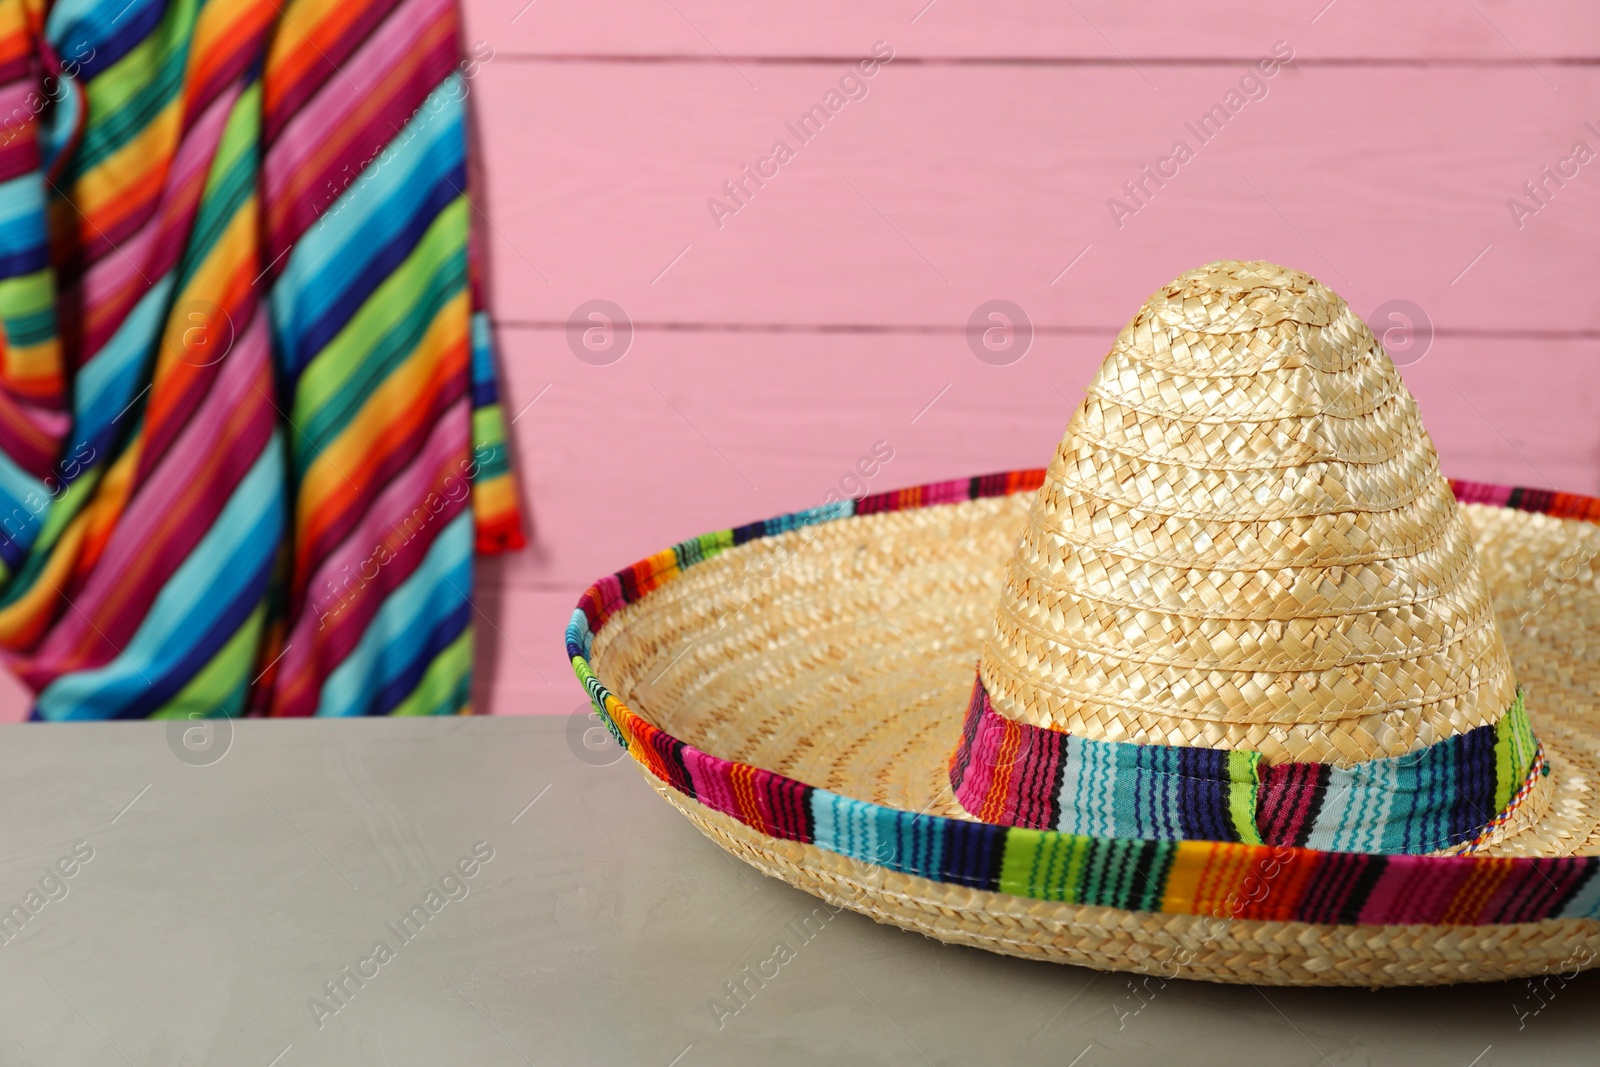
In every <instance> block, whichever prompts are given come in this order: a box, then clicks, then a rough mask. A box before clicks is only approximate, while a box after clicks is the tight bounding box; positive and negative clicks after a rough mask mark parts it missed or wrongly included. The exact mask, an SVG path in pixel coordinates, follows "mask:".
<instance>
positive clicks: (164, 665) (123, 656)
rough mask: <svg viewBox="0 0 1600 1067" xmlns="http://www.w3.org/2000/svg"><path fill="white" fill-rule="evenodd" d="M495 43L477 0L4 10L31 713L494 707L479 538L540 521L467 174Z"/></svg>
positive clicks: (6, 324) (6, 180)
mask: <svg viewBox="0 0 1600 1067" xmlns="http://www.w3.org/2000/svg"><path fill="white" fill-rule="evenodd" d="M463 55H466V56H467V58H465V59H463V58H462V57H463ZM491 58H492V52H491V51H489V50H488V49H486V48H479V49H477V50H467V49H464V47H463V45H462V42H461V41H460V40H459V34H458V21H457V14H456V11H455V8H454V6H453V3H452V0H281V2H274V0H208V2H196V0H174V2H170V3H168V2H164V0H104V2H101V0H57V2H56V3H54V4H53V5H50V6H48V7H47V6H46V5H44V4H43V3H41V2H39V0H0V648H3V649H4V650H5V653H6V655H7V658H8V660H9V662H10V664H11V666H12V667H13V669H15V670H16V671H17V672H18V673H19V674H20V676H21V678H22V679H23V680H24V681H25V682H26V683H27V684H28V685H29V686H30V687H31V688H32V689H33V690H34V691H35V692H36V693H37V700H36V704H35V707H34V717H35V718H42V719H100V718H118V717H145V716H163V717H177V716H195V715H218V714H225V715H240V714H245V713H261V714H271V715H312V714H318V715H373V714H441V713H446V714H447V713H456V712H463V711H466V710H468V709H469V707H470V697H469V680H470V669H471V661H472V633H473V627H472V625H471V623H472V611H473V609H472V602H471V598H470V594H471V590H472V574H473V553H474V550H475V549H476V550H477V551H496V550H501V549H507V548H515V547H518V546H520V545H521V543H522V532H521V525H520V519H519V517H518V511H517V504H516V501H515V499H514V493H513V488H512V483H511V479H510V476H509V472H508V468H507V458H506V448H505V427H504V422H503V419H502V415H501V410H500V406H499V403H498V400H497V394H496V386H495V374H494V368H493V360H492V353H491V351H490V343H489V329H488V323H487V319H486V318H485V316H484V314H483V312H482V311H481V309H480V301H479V298H478V291H477V278H476V275H477V267H476V262H475V258H474V257H475V250H474V248H473V240H472V236H471V235H472V233H473V229H474V226H473V219H474V216H475V213H476V209H475V208H474V206H473V204H472V201H471V200H470V199H469V198H468V196H467V195H466V188H467V165H466V143H467V134H466V123H465V102H466V100H467V97H468V95H469V92H470V89H471V85H472V79H473V77H474V76H475V75H476V74H477V73H478V71H479V70H480V69H481V66H482V64H483V63H484V62H486V61H488V60H489V59H491Z"/></svg>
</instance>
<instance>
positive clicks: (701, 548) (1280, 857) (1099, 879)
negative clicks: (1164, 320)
mask: <svg viewBox="0 0 1600 1067" xmlns="http://www.w3.org/2000/svg"><path fill="white" fill-rule="evenodd" d="M1043 478H1044V472H1043V471H1042V470H1029V471H1018V472H1014V473H1010V474H999V475H993V476H989V477H984V478H972V479H962V480H961V481H954V482H941V483H938V484H936V485H927V486H920V487H917V488H914V489H907V490H900V491H897V492H891V493H884V494H879V495H876V496H871V497H865V498H863V499H861V500H855V501H852V500H846V501H843V502H841V503H839V504H834V505H829V506H827V507H823V508H816V509H813V510H811V511H804V512H797V513H795V514H792V515H784V516H780V517H778V518H776V519H770V520H767V521H766V522H760V523H753V524H751V525H749V526H742V527H739V528H738V529H735V530H724V531H721V532H718V533H713V534H708V535H705V536H703V537H699V538H696V539H694V540H692V541H686V542H684V543H682V544H679V545H675V546H674V547H672V548H670V549H667V550H665V551H663V552H659V553H657V554H656V555H654V556H651V557H650V558H649V559H646V560H641V561H640V562H638V563H635V564H634V565H633V566H632V567H629V568H627V569H626V570H622V571H619V572H617V573H616V574H613V575H609V576H607V577H605V578H602V579H601V580H600V581H598V582H596V583H595V584H594V585H592V586H591V587H589V589H588V590H587V591H585V592H584V594H583V596H582V598H581V599H580V600H579V601H578V607H577V609H576V610H575V611H574V612H573V613H572V619H571V622H569V623H568V625H567V631H566V648H567V655H568V657H569V658H570V660H571V662H572V667H573V671H574V672H575V673H576V674H577V676H578V679H579V681H581V682H582V683H583V685H584V688H585V689H586V690H587V691H588V693H589V697H590V700H591V701H592V702H593V704H594V707H595V710H596V712H597V713H598V714H599V715H600V717H601V719H602V721H604V722H605V724H606V726H607V728H608V729H610V731H611V733H612V735H613V736H614V737H615V738H616V739H617V741H618V742H619V743H621V744H622V745H624V746H625V747H626V748H627V749H628V752H629V754H630V755H631V756H632V757H633V758H634V759H635V760H636V761H638V763H639V764H641V765H642V766H643V767H644V769H645V770H646V771H648V772H649V773H650V774H651V775H652V776H654V777H655V778H657V779H659V780H660V781H662V782H664V783H665V784H666V785H668V786H670V787H671V788H672V789H674V790H676V791H678V792H679V793H682V794H683V795H684V796H687V797H689V798H691V799H693V800H696V801H698V802H699V803H701V804H704V805H706V806H707V807H709V808H711V809H712V810H714V811H718V812H721V813H722V814H724V815H727V816H729V817H730V818H733V819H736V820H738V821H739V822H741V823H743V824H745V825H746V826H749V827H752V828H753V829H755V830H757V831H759V832H760V833H763V834H765V835H767V836H769V837H773V838H777V839H779V840H784V841H798V842H801V843H804V844H809V845H815V846H816V847H818V848H822V849H825V850H827V851H830V852H833V853H836V854H838V855H841V856H845V857H847V858H849V859H852V860H855V861H858V862H860V863H863V864H867V865H869V866H876V867H881V868H884V869H886V870H892V871H896V872H899V873H903V874H911V875H916V876H918V877H921V878H927V879H931V880H933V881H938V882H949V883H954V884H958V885H965V886H971V887H974V888H977V889H985V890H990V891H998V892H1001V893H1010V894H1013V895H1016V896H1022V897H1030V898H1033V899H1036V900H1054V901H1062V902H1066V903H1076V904H1093V905H1102V906H1106V907H1113V908H1120V909H1124V910H1128V911H1142V912H1159V913H1166V914H1174V915H1202V916H1214V917H1217V918H1220V919H1262V920H1279V921H1291V920H1292V921H1299V922H1310V923H1330V924H1355V923H1365V924H1385V925H1411V924H1422V923H1425V924H1437V925H1451V926H1483V925H1493V924H1502V923H1523V922H1539V921H1542V920H1546V919H1600V856H1563V857H1559V858H1554V859H1533V858H1522V857H1517V858H1507V857H1488V856H1481V855H1474V854H1471V853H1465V854H1460V855H1445V856H1440V855H1427V856H1417V855H1382V854H1373V853H1360V852H1340V851H1321V850H1318V849H1314V848H1298V847H1294V846H1292V845H1287V844H1278V845H1266V844H1248V843H1243V842H1236V841H1194V840H1185V841H1161V840H1141V839H1139V838H1134V837H1114V836H1094V835H1087V834H1069V833H1063V832H1060V831H1057V830H1035V829H1028V828H1025V827H1017V826H1001V825H995V824H991V823H984V822H973V821H969V820H964V819H952V818H948V817H945V816H940V815H929V814H923V813H919V812H910V811H902V810H899V809H896V808H889V807H884V806H883V805H880V804H869V803H866V802H863V801H859V800H853V799H851V798H849V797H844V796H840V795H839V794H837V793H833V792H830V791H828V790H826V789H818V788H816V787H814V786H809V785H806V784H804V783H802V782H798V781H796V780H794V779H792V778H787V777H785V776H783V775H780V774H774V773H773V772H771V771H767V770H762V769H761V768H759V767H753V766H750V765H749V764H743V763H734V762H731V761H729V760H725V759H720V758H718V757H716V756H713V755H710V754H709V753H706V752H702V751H700V750H699V749H697V748H695V747H694V746H692V745H688V744H685V743H684V742H682V741H679V740H678V739H677V738H675V737H672V736H671V735H670V734H667V733H665V732H663V731H662V730H660V729H658V728H656V727H655V726H652V725H651V724H650V723H648V722H646V721H645V720H644V719H642V718H640V717H639V716H638V715H636V714H634V712H633V711H632V710H630V709H629V708H628V707H627V705H625V704H623V703H622V701H620V700H618V699H617V696H616V694H615V693H613V692H611V690H610V689H608V688H607V687H606V685H605V683H603V682H602V681H601V680H600V679H599V678H597V677H596V676H595V674H594V672H593V671H592V670H591V669H590V666H589V657H590V655H591V654H592V649H593V645H594V635H595V634H596V633H598V632H599V631H600V630H601V629H602V628H604V626H605V625H606V622H607V620H609V619H610V618H611V617H612V616H614V615H615V614H616V613H617V612H618V611H620V610H621V609H623V608H624V607H626V606H627V605H628V604H631V603H634V602H636V601H638V600H639V599H640V598H642V597H644V596H646V595H648V594H649V593H650V591H651V590H653V589H656V588H659V587H660V586H662V585H664V584H666V583H667V582H669V581H672V580H673V579H675V578H676V577H677V576H678V575H679V574H680V573H682V571H683V570H685V569H687V568H688V567H691V566H694V565H695V564H697V563H699V562H701V561H703V560H706V559H711V558H713V557H715V556H717V555H719V554H721V553H722V552H724V551H726V550H727V549H728V548H731V547H733V546H734V545H737V544H743V543H744V542H746V541H751V540H754V539H756V538H760V537H771V536H773V535H775V534H778V533H782V532H784V531H787V530H797V529H803V528H805V527H809V526H813V525H816V524H818V523H823V522H831V521H836V520H839V519H844V518H848V517H850V516H853V515H862V514H869V513H872V512H878V511H894V510H899V509H903V508H915V507H925V506H932V505H935V504H946V503H955V502H957V501H961V500H975V499H978V498H980V497H987V496H1000V495H1004V494H1007V493H1015V492H1026V491H1032V490H1035V489H1037V488H1038V487H1039V486H1040V484H1042V482H1043ZM1452 487H1453V488H1454V489H1455V492H1456V495H1457V497H1458V498H1459V499H1460V500H1462V501H1463V502H1476V503H1496V504H1499V505H1501V506H1511V507H1515V506H1518V504H1519V503H1522V502H1528V501H1530V500H1531V498H1530V497H1528V496H1526V495H1521V494H1523V491H1521V490H1515V491H1513V490H1500V489H1497V488H1496V487H1492V486H1480V485H1476V484H1473V483H1453V486H1452ZM1545 495H1546V496H1549V495H1550V494H1545ZM1537 503H1538V504H1539V505H1540V506H1538V507H1528V508H1526V510H1537V511H1547V512H1549V513H1552V514H1557V513H1559V514H1563V515H1570V516H1571V517H1582V518H1592V519H1597V520H1600V500H1593V499H1590V498H1580V497H1566V498H1564V501H1563V502H1556V501H1546V500H1543V499H1542V498H1541V499H1540V500H1538V501H1537ZM1558 503H1559V504H1560V507H1561V508H1562V510H1561V511H1560V512H1558V511H1556V510H1555V508H1556V507H1557V504H1558Z"/></svg>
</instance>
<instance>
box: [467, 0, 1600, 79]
mask: <svg viewBox="0 0 1600 1067" xmlns="http://www.w3.org/2000/svg"><path fill="white" fill-rule="evenodd" d="M465 6H466V28H467V37H468V39H469V40H485V41H488V42H491V43H492V44H493V45H494V46H495V48H497V49H499V50H500V51H503V52H512V53H514V52H522V53H536V54H541V55H576V56H595V55H605V56H616V55H638V56H661V55H668V56H703V57H708V58H712V59H716V60H717V61H718V62H722V57H723V56H728V57H739V58H744V57H763V56H834V57H838V56H851V55H855V54H856V53H857V52H860V51H863V50H865V49H866V48H868V47H870V45H871V44H872V42H873V41H876V40H888V41H890V42H891V43H892V44H894V45H895V47H896V49H897V50H899V51H900V52H901V53H903V54H905V55H907V56H938V57H1039V58H1049V59H1058V58H1074V59H1091V60H1101V61H1107V62H1119V63H1120V62H1123V60H1124V57H1133V58H1134V59H1135V60H1138V59H1144V58H1155V59H1162V58H1174V57H1179V58H1190V57H1195V56H1205V57H1210V56H1252V55H1254V54H1256V52H1257V51H1258V50H1260V49H1261V48H1262V47H1263V46H1264V45H1265V44H1270V43H1271V42H1272V41H1275V40H1278V39H1285V40H1288V41H1291V42H1293V43H1294V44H1295V46H1296V47H1297V49H1299V50H1300V51H1301V52H1303V53H1304V54H1305V55H1306V56H1308V57H1316V58H1327V57H1340V58H1352V57H1353V58H1390V59H1415V58H1419V57H1422V58H1469V59H1474V60H1485V59H1488V60H1502V61H1510V62H1521V61H1522V57H1523V56H1524V55H1526V56H1531V57H1535V58H1538V59H1546V58H1548V57H1556V56H1571V55H1574V54H1578V55H1589V56H1592V55H1594V54H1595V44H1596V42H1597V41H1600V33H1597V31H1600V10H1597V9H1596V6H1595V5H1594V4H1592V3H1586V2H1584V0H1562V2H1559V3H1550V2H1547V3H1540V4H1537V5H1530V4H1518V3H1516V2H1515V0H1475V2H1474V3H1472V4H1463V3H1458V2H1455V0H1428V2H1413V3H1407V4H1395V3H1384V2H1380V0H1335V2H1332V3H1330V2H1329V0H1295V2H1292V3H1279V4H1260V3H1252V2H1249V0H1225V2H1216V3H1207V4H1195V3H1185V2H1183V0H1145V2H1142V3H1138V4H1128V3H1124V2H1121V0H1078V2H1076V3H1073V4H1062V3H1059V2H1058V0H1012V2H1008V3H1007V4H1005V5H1004V8H1003V11H1002V10H1001V9H999V8H996V7H994V6H993V5H989V4H984V3H977V2H974V0H933V2H930V0H826V2H821V3H817V2H810V0H775V2H770V3H763V4H733V3H727V2H726V0H673V3H670V4H668V3H662V2H660V0H589V2H587V3H582V4H574V3H557V2H554V0H541V2H534V0H468V2H467V3H466V5H465ZM735 61H736V62H737V59H735ZM749 76H750V77H751V78H752V79H755V78H756V74H755V73H754V72H749Z"/></svg>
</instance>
